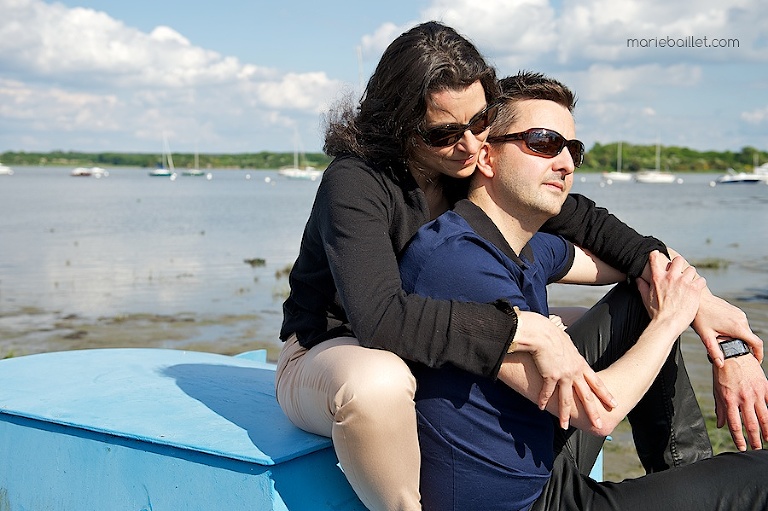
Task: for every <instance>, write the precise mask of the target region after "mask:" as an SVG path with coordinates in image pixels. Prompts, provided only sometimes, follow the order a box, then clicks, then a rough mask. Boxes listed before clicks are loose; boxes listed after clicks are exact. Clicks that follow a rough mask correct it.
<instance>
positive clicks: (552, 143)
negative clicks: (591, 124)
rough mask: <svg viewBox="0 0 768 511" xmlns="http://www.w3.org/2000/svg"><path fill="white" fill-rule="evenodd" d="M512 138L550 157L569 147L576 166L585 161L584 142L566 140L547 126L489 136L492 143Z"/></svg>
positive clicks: (507, 140)
mask: <svg viewBox="0 0 768 511" xmlns="http://www.w3.org/2000/svg"><path fill="white" fill-rule="evenodd" d="M512 140H522V141H523V142H525V146H526V147H527V148H528V149H530V150H531V151H533V152H534V153H538V154H543V155H544V156H547V157H549V158H554V157H555V156H557V155H558V154H560V152H561V151H562V150H563V148H564V147H567V148H568V152H570V153H571V158H573V164H574V165H575V166H577V167H580V166H581V164H582V163H584V144H583V143H582V142H581V141H580V140H576V139H573V140H566V138H565V137H564V136H562V135H561V134H560V133H558V132H556V131H553V130H548V129H546V128H531V129H528V130H525V131H521V132H519V133H507V134H506V135H499V136H497V137H488V142H490V143H491V144H494V143H498V142H511V141H512Z"/></svg>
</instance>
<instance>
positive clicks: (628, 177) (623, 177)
mask: <svg viewBox="0 0 768 511" xmlns="http://www.w3.org/2000/svg"><path fill="white" fill-rule="evenodd" d="M603 180H605V181H607V182H608V184H611V183H613V182H614V181H632V174H629V173H627V172H622V171H621V140H619V146H618V148H617V149H616V170H615V171H614V172H603Z"/></svg>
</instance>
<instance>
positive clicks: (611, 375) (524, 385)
mask: <svg viewBox="0 0 768 511" xmlns="http://www.w3.org/2000/svg"><path fill="white" fill-rule="evenodd" d="M650 264H651V266H652V273H653V274H652V280H651V285H650V286H649V285H648V284H647V283H646V282H645V281H639V282H638V287H639V288H640V292H641V294H642V295H643V299H644V302H645V303H646V308H648V310H649V313H650V314H651V318H652V319H651V322H650V324H649V326H648V327H647V328H646V330H645V331H644V332H643V334H642V335H641V336H640V339H639V340H638V341H637V343H636V344H635V345H634V346H633V347H632V348H631V349H630V350H629V351H628V352H627V353H626V354H624V356H622V357H621V358H620V359H619V360H618V361H616V362H615V363H614V364H612V365H611V366H610V367H608V368H607V369H605V370H603V371H600V372H598V373H597V375H598V376H599V377H600V379H601V380H602V381H603V382H604V383H605V385H606V386H607V387H608V389H609V390H610V391H611V393H612V394H613V395H614V396H616V398H617V401H618V405H617V406H616V407H614V408H613V409H608V408H606V409H605V410H604V411H603V412H602V413H601V416H602V425H601V426H600V427H595V426H594V425H593V424H592V423H591V421H589V420H586V415H585V410H584V408H583V406H582V402H580V401H579V400H576V406H575V413H573V414H572V416H571V423H572V424H573V425H574V426H576V427H578V428H580V429H584V430H587V431H591V432H593V433H595V434H598V435H603V436H605V435H607V434H609V433H610V432H611V431H612V430H613V428H615V427H616V424H618V423H619V422H620V421H621V420H622V419H623V418H624V417H625V416H626V414H627V413H628V412H629V411H630V410H631V409H632V408H633V407H634V406H635V405H636V404H637V402H638V401H639V400H640V398H641V397H642V396H643V395H644V394H645V392H646V391H647V390H648V388H649V387H650V385H651V383H652V382H653V380H654V378H655V377H656V375H657V374H658V372H659V371H660V370H661V366H662V365H663V364H664V361H665V360H666V358H667V356H668V354H669V350H670V349H671V347H672V345H673V344H674V342H675V340H676V339H677V337H678V336H679V335H680V333H681V332H682V331H683V330H685V329H686V328H687V327H688V325H689V323H690V321H691V320H692V318H693V316H694V315H695V314H696V311H697V309H698V305H699V303H698V302H699V296H700V294H701V291H702V290H703V288H704V286H705V285H706V281H705V280H704V279H703V278H700V277H698V275H697V274H696V271H695V270H694V269H693V268H690V267H688V268H686V266H688V265H687V263H685V261H684V260H683V259H682V258H677V259H675V260H674V261H673V262H672V264H670V265H669V266H668V265H667V263H666V258H665V257H663V256H662V255H661V254H658V253H653V254H652V256H651V259H650ZM502 373H503V375H504V381H505V382H506V383H507V384H508V385H510V386H512V388H514V389H515V390H517V391H518V392H520V393H521V394H523V395H525V396H526V397H528V398H529V399H532V400H533V399H535V398H536V396H538V393H539V389H540V387H541V385H542V384H543V381H542V380H541V378H540V376H539V374H538V371H537V370H536V368H535V366H534V365H533V361H532V360H531V358H530V357H529V356H528V355H527V354H524V353H519V354H517V353H516V354H513V355H509V356H508V357H507V361H506V362H505V363H504V364H502V372H501V373H500V377H501V375H502ZM627 374H632V378H627ZM576 390H577V393H578V392H579V387H577V388H576ZM547 409H548V410H550V411H551V412H552V413H553V414H554V413H555V410H554V407H553V406H552V404H550V405H548V406H547Z"/></svg>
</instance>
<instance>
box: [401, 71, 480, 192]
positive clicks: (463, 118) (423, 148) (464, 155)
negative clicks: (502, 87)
mask: <svg viewBox="0 0 768 511" xmlns="http://www.w3.org/2000/svg"><path fill="white" fill-rule="evenodd" d="M486 106H487V104H486V101H485V91H484V90H483V86H482V85H481V83H480V81H476V82H475V83H473V84H472V85H470V86H469V87H467V88H466V89H460V90H443V91H439V92H434V93H432V94H430V96H429V98H428V101H427V112H426V115H425V116H424V123H423V125H424V131H429V130H430V128H436V127H443V126H445V125H462V126H463V125H466V124H468V123H469V122H470V121H471V120H473V117H475V116H476V115H478V114H479V113H480V112H482V111H483V110H484V109H485V108H486ZM487 137H488V130H487V129H485V130H483V131H482V132H480V133H478V134H477V135H475V134H473V133H472V131H471V130H470V129H468V128H467V129H466V130H465V131H464V132H463V134H462V135H461V138H460V139H459V140H458V141H456V142H455V143H453V144H451V145H448V146H445V147H433V146H430V145H429V144H427V143H426V142H425V141H424V139H423V138H422V136H420V135H416V137H415V138H416V144H417V147H416V149H415V151H414V154H413V163H414V164H415V166H417V167H418V169H419V172H420V173H421V174H422V175H424V176H425V177H427V178H430V179H432V178H435V177H437V176H438V175H439V174H444V175H446V176H450V177H457V178H465V177H469V176H471V175H472V173H473V172H474V170H475V164H476V163H477V153H478V152H479V150H480V146H482V144H483V142H485V139H486V138H487Z"/></svg>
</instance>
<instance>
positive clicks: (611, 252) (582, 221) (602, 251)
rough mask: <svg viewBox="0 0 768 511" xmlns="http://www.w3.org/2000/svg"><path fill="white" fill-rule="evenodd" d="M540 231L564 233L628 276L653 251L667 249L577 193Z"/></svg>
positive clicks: (637, 271) (638, 271)
mask: <svg viewBox="0 0 768 511" xmlns="http://www.w3.org/2000/svg"><path fill="white" fill-rule="evenodd" d="M541 230H542V231H545V232H552V233H555V234H559V235H561V236H563V237H564V238H566V239H567V240H569V241H571V242H573V243H574V244H575V245H578V246H580V247H582V248H585V249H587V250H589V251H590V252H592V253H593V254H595V255H596V256H597V257H599V258H600V259H601V260H602V261H604V262H606V263H608V264H609V265H610V266H612V267H614V268H616V269H618V270H619V271H621V272H622V273H625V274H627V275H629V276H630V277H637V276H639V275H640V274H641V273H642V272H643V269H644V268H645V266H646V263H647V262H648V254H650V253H651V252H652V251H654V250H659V251H661V252H663V253H666V250H667V249H666V246H665V245H664V243H662V242H661V241H660V240H657V239H656V238H653V237H651V236H641V235H640V234H638V232H637V231H635V230H634V229H632V228H631V227H629V226H628V225H627V224H625V223H624V222H622V221H621V220H619V219H618V218H616V217H615V216H614V215H612V214H610V213H609V212H608V210H607V209H605V208H601V207H598V206H596V205H595V203H594V202H593V201H591V200H590V199H588V198H587V197H584V196H583V195H579V194H570V195H569V196H568V198H567V199H566V201H565V204H563V207H562V209H561V210H560V214H559V215H557V216H556V217H554V218H551V219H550V220H549V221H548V222H547V223H545V224H544V226H543V227H542V228H541Z"/></svg>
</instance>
